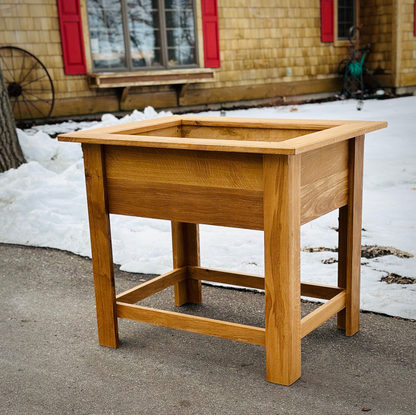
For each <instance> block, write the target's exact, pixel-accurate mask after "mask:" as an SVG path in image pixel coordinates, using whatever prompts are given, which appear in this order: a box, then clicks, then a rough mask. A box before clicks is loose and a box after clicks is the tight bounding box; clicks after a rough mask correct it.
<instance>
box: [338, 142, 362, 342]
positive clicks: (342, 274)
mask: <svg viewBox="0 0 416 415" xmlns="http://www.w3.org/2000/svg"><path fill="white" fill-rule="evenodd" d="M363 157H364V136H360V137H356V138H355V139H351V140H350V148H349V180H348V204H347V205H346V206H343V207H342V208H340V209H339V229H338V241H339V242H338V286H339V287H342V288H346V291H347V297H346V303H347V304H346V308H345V309H344V310H342V311H341V312H340V313H338V328H341V329H345V334H346V335H347V336H352V335H354V334H355V333H356V332H357V331H358V330H359V329H360V268H361V220H362V193H363Z"/></svg>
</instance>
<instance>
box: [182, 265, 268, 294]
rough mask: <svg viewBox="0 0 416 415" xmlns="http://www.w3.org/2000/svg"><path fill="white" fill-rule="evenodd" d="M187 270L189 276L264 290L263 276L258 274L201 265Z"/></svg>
mask: <svg viewBox="0 0 416 415" xmlns="http://www.w3.org/2000/svg"><path fill="white" fill-rule="evenodd" d="M188 271H189V278H194V279H197V280H204V281H212V282H220V283H222V284H230V285H237V286H239V287H247V288H257V289H259V290H264V277H261V276H258V275H250V274H242V273H236V272H228V271H221V270H216V269H212V268H202V267H188Z"/></svg>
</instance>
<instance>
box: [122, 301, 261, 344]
mask: <svg viewBox="0 0 416 415" xmlns="http://www.w3.org/2000/svg"><path fill="white" fill-rule="evenodd" d="M117 315H118V317H121V318H126V319H129V320H134V321H140V322H142V323H148V324H154V325H157V326H163V327H170V328H173V329H178V330H184V331H190V332H193V333H200V334H207V335H209V336H215V337H222V338H224V339H230V340H236V341H240V342H244V343H251V344H257V345H260V346H264V339H265V329H263V328H259V327H254V326H246V325H243V324H237V323H229V322H226V321H220V320H213V319H209V318H205V317H197V316H191V315H188V314H181V313H175V312H173V311H165V310H157V309H153V308H148V307H142V306H138V305H132V304H125V303H121V302H117Z"/></svg>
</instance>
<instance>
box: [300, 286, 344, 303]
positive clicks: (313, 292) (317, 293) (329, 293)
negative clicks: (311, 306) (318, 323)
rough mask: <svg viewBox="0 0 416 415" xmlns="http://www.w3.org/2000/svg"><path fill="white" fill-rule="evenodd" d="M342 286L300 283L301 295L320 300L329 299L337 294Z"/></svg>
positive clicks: (341, 289)
mask: <svg viewBox="0 0 416 415" xmlns="http://www.w3.org/2000/svg"><path fill="white" fill-rule="evenodd" d="M343 290H344V289H343V288H340V287H331V286H329V285H322V284H313V283H310V282H308V283H304V282H302V284H301V295H303V296H305V297H312V298H320V299H322V300H330V299H331V298H333V297H335V296H336V295H338V294H339V293H340V292H341V291H343Z"/></svg>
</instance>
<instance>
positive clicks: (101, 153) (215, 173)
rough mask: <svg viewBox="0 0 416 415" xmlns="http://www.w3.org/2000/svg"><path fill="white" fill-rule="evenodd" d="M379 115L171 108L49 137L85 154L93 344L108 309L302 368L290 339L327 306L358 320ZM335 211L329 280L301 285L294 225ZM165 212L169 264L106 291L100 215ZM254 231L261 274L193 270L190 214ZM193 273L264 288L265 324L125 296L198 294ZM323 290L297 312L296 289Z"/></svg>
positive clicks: (355, 324) (275, 364)
mask: <svg viewBox="0 0 416 415" xmlns="http://www.w3.org/2000/svg"><path fill="white" fill-rule="evenodd" d="M386 126H387V123H385V122H378V121H377V122H370V121H316V120H312V121H305V120H302V121H301V120H267V119H239V118H223V117H197V116H171V117H166V118H160V119H154V120H150V121H141V122H137V123H131V124H125V125H119V126H115V127H107V128H101V129H97V130H90V131H82V132H76V133H70V134H64V135H60V136H59V140H61V141H73V142H80V143H82V148H83V153H84V164H85V175H86V187H87V199H88V211H89V222H90V230H91V246H92V259H93V272H94V286H95V295H96V305H97V321H98V337H99V343H100V344H101V345H104V346H109V347H118V345H119V338H118V327H117V318H127V319H131V320H135V321H140V322H145V323H150V324H156V325H160V326H166V327H171V328H176V329H180V330H186V331H191V332H196V333H203V334H208V335H211V336H217V337H223V338H227V339H232V340H237V341H242V342H247V343H253V344H258V345H263V346H265V347H266V378H267V380H268V381H270V382H275V383H279V384H283V385H290V384H292V383H293V382H295V381H296V380H297V379H299V377H300V375H301V339H302V337H304V336H306V335H307V334H308V333H310V332H311V331H313V330H314V329H315V328H317V327H319V326H320V325H321V324H322V323H324V322H325V321H326V320H328V319H329V318H331V317H332V316H334V315H336V314H338V327H339V328H341V329H344V330H345V333H346V335H347V336H352V335H354V334H355V333H356V332H357V331H358V330H359V311H360V310H359V305H360V302H359V301H360V252H361V211H362V174H363V151H364V134H366V133H369V132H371V131H375V130H378V129H381V128H385V127H386ZM335 209H339V254H338V255H339V259H338V286H337V287H330V286H324V285H318V284H306V283H300V226H301V225H303V224H305V223H307V222H309V221H311V220H313V219H315V218H318V217H320V216H322V215H324V214H326V213H328V212H330V211H333V210H335ZM110 213H115V214H122V215H132V216H141V217H149V218H159V219H167V220H170V221H171V222H172V247H173V266H174V269H173V270H172V271H170V272H168V273H166V274H164V275H161V276H159V277H157V278H154V279H153V280H151V281H148V282H146V283H143V284H141V285H139V286H137V287H134V288H132V289H131V290H128V291H126V292H124V293H121V294H119V295H117V296H116V294H115V281H114V269H113V258H112V248H111V235H110V218H109V214H110ZM200 223H201V224H211V225H220V226H232V227H240V228H247V229H258V230H264V246H265V276H264V277H262V276H255V275H248V274H239V273H232V272H224V271H218V270H212V269H207V268H203V267H201V266H200V259H199V233H198V224H200ZM201 280H206V281H215V282H221V283H225V284H233V285H238V286H243V287H251V288H260V289H264V290H265V318H266V325H265V328H259V327H252V326H246V325H241V324H235V323H230V322H225V321H218V320H212V319H208V318H202V317H196V316H191V315H186V314H182V313H175V312H170V311H163V310H157V309H153V308H148V307H143V306H140V305H136V304H135V303H137V302H138V301H140V300H142V299H144V298H146V297H149V296H151V295H153V294H155V293H157V292H159V291H161V290H163V289H165V288H167V287H169V286H172V285H174V287H175V305H177V306H180V305H182V304H184V303H186V302H191V303H196V304H198V303H201V301H202V294H201ZM301 295H304V296H308V297H315V298H320V299H326V300H328V301H327V302H326V303H325V304H324V305H322V306H320V307H319V308H318V309H316V310H315V311H313V312H312V313H310V314H309V315H308V316H306V317H304V318H302V319H301V314H300V296H301Z"/></svg>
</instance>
